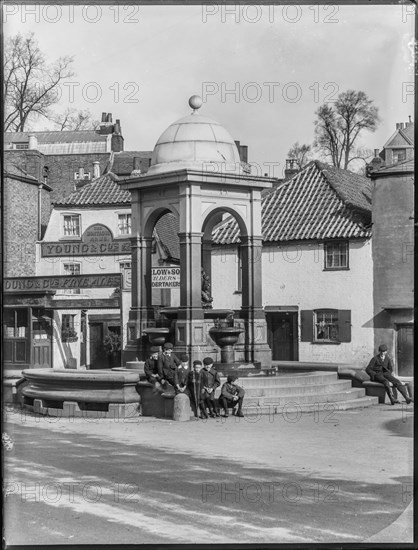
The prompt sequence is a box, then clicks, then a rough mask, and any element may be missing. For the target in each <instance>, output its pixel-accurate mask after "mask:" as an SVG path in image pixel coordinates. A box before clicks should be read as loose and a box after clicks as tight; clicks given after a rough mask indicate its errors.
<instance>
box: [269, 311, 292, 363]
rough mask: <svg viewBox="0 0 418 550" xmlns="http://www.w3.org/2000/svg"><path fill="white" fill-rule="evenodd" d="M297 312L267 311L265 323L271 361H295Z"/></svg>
mask: <svg viewBox="0 0 418 550" xmlns="http://www.w3.org/2000/svg"><path fill="white" fill-rule="evenodd" d="M296 316H297V313H296V312H278V313H269V314H268V317H267V324H268V329H269V331H268V332H269V344H270V347H271V350H272V359H273V361H297V318H296Z"/></svg>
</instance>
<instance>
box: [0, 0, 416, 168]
mask: <svg viewBox="0 0 418 550" xmlns="http://www.w3.org/2000/svg"><path fill="white" fill-rule="evenodd" d="M4 10H5V12H4V35H5V38H6V39H7V37H8V36H11V35H14V34H16V33H18V32H20V33H23V34H26V33H28V32H33V33H34V34H35V36H36V38H37V40H38V41H39V45H40V47H41V49H42V50H43V51H44V52H45V54H46V57H47V59H48V60H50V61H53V60H55V59H57V58H58V57H60V56H65V55H72V56H73V57H74V70H75V72H76V76H74V77H72V78H71V79H70V80H69V81H68V82H66V83H65V85H63V86H62V87H61V100H60V103H59V105H58V106H57V110H58V111H64V110H65V108H66V107H69V106H70V107H74V108H77V109H82V110H85V109H89V110H90V111H91V112H92V113H93V114H94V116H95V118H96V119H100V117H101V113H102V112H108V113H112V115H113V120H115V119H120V121H121V125H122V132H123V136H124V138H125V150H152V149H153V147H154V144H155V142H156V141H157V139H158V137H159V136H160V135H161V133H162V132H163V131H164V130H165V129H166V128H167V126H169V125H170V124H171V123H172V122H174V121H175V120H177V119H179V118H181V117H183V116H186V115H187V114H189V112H190V108H189V106H188V98H189V97H190V96H191V95H193V94H198V95H201V96H202V98H203V106H202V108H201V109H200V113H201V114H202V115H205V116H208V117H210V118H212V119H214V120H216V121H218V122H220V123H221V124H222V125H223V126H225V127H226V128H227V129H228V130H229V132H230V133H231V135H232V136H233V138H234V139H235V140H239V141H241V143H242V144H245V145H247V146H248V148H249V161H250V162H253V163H255V164H257V166H258V167H260V169H261V170H262V172H263V173H269V175H270V176H278V177H280V175H281V174H280V172H281V170H282V167H283V165H284V163H285V159H286V156H287V151H288V150H289V148H290V147H291V145H292V144H293V143H294V142H296V141H299V143H308V144H310V143H312V141H313V138H314V124H313V122H314V120H315V111H316V110H317V109H318V107H319V106H320V105H321V104H322V103H324V102H329V101H331V102H332V101H333V100H335V98H336V97H337V96H338V94H339V93H341V92H343V91H346V90H348V89H354V90H363V91H364V92H366V93H367V95H368V96H369V97H370V98H371V99H373V101H374V102H375V105H376V106H377V107H378V108H379V113H380V116H381V119H382V122H381V124H380V126H379V128H378V130H377V131H376V132H375V133H374V134H371V133H367V132H365V133H364V134H363V136H362V139H361V140H360V142H359V145H360V146H363V147H364V148H368V149H375V148H381V147H382V146H383V145H384V143H385V142H386V141H387V140H388V138H389V137H390V136H391V135H392V134H393V132H394V131H395V124H396V123H397V122H406V121H407V120H408V115H411V116H413V112H414V110H413V109H414V104H413V99H414V98H413V93H412V92H413V66H412V63H413V58H412V53H411V41H412V40H413V37H414V21H413V19H414V17H413V15H412V9H411V6H410V5H408V4H406V5H405V4H404V5H393V6H382V5H374V6H362V5H359V6H340V5H335V6H326V5H322V6H318V5H316V6H314V5H312V6H297V5H296V6H278V5H275V6H254V5H252V6H251V5H248V6H245V5H244V6H225V5H223V6H221V5H216V4H212V5H208V6H185V5H182V6H157V5H154V6H139V5H134V6H123V5H120V6H115V5H114V6H112V5H98V6H83V5H75V6H69V5H55V6H53V5H52V6H42V5H39V4H35V5H33V6H19V5H18V4H13V5H10V6H5V7H4ZM46 126H47V123H46V121H44V120H40V121H39V122H38V123H37V126H36V127H33V128H32V129H35V130H41V129H44V128H45V127H46ZM272 162H273V163H277V162H279V163H281V166H280V167H279V168H277V167H276V168H272V167H271V165H270V164H269V163H272ZM272 171H273V173H272ZM277 171H279V173H277Z"/></svg>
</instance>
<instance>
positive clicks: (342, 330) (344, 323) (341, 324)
mask: <svg viewBox="0 0 418 550" xmlns="http://www.w3.org/2000/svg"><path fill="white" fill-rule="evenodd" d="M338 339H339V341H340V342H351V310H350V309H340V310H339V312H338Z"/></svg>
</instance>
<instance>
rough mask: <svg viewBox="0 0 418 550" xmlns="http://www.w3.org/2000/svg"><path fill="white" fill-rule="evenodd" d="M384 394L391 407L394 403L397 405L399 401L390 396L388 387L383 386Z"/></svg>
mask: <svg viewBox="0 0 418 550" xmlns="http://www.w3.org/2000/svg"><path fill="white" fill-rule="evenodd" d="M385 392H386V393H387V394H388V397H389V400H390V404H391V405H395V404H396V403H399V401H398V400H397V399H394V398H393V395H392V392H391V391H390V387H389V386H385Z"/></svg>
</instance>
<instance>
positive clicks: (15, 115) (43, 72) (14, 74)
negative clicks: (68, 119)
mask: <svg viewBox="0 0 418 550" xmlns="http://www.w3.org/2000/svg"><path fill="white" fill-rule="evenodd" d="M72 63H73V58H72V57H68V56H65V57H60V58H59V59H57V60H56V61H55V62H53V63H52V64H48V63H47V62H46V60H45V56H44V54H43V53H42V51H41V50H40V48H39V45H38V42H37V40H36V39H35V37H34V34H33V33H30V34H28V35H27V36H25V37H24V36H22V35H21V34H17V35H16V36H13V37H11V38H9V39H8V41H7V42H6V44H5V56H4V101H5V121H4V127H5V130H6V131H7V130H9V131H15V132H23V131H24V130H25V128H26V126H27V124H28V123H29V122H30V120H32V119H33V118H35V117H37V116H43V117H46V118H50V108H51V107H52V106H53V105H55V104H56V103H58V101H59V99H60V95H59V91H60V90H59V84H60V82H62V81H63V80H64V79H66V78H70V77H72V76H74V73H73V71H72Z"/></svg>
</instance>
